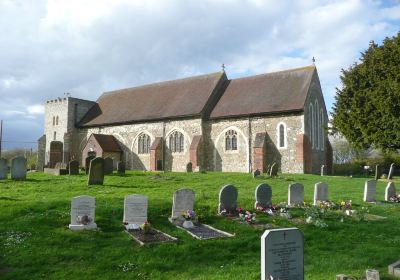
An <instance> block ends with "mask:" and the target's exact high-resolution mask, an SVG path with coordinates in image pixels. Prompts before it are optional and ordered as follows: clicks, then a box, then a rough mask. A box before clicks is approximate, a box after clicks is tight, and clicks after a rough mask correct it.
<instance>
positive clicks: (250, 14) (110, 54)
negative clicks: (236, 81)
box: [0, 0, 400, 139]
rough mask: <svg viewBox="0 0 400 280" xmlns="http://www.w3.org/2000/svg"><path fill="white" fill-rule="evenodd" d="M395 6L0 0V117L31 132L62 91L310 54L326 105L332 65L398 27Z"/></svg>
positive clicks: (263, 64) (294, 62)
mask: <svg viewBox="0 0 400 280" xmlns="http://www.w3.org/2000/svg"><path fill="white" fill-rule="evenodd" d="M399 9H400V4H399V3H398V2H390V3H388V2H380V1H372V0H367V1H361V0H326V1H318V0H309V1H272V0H269V1H263V0H248V1H242V0H220V1H214V0H204V1H194V0H188V1H179V0H171V1H161V0H160V1H155V0H137V1H130V0H113V1H111V0H109V1H108V0H88V1H78V0H71V1H61V0H48V1H45V0H38V1H11V0H9V1H8V0H0V33H1V34H2V36H0V61H1V62H2V63H1V64H0V118H3V119H5V120H7V122H8V123H9V124H15V125H10V129H15V131H17V125H28V126H30V127H34V128H35V129H34V130H30V131H31V132H30V133H31V134H24V135H25V136H24V137H27V138H29V139H37V138H38V137H39V136H40V135H41V134H42V131H43V106H41V104H44V102H45V101H46V100H48V99H54V98H56V97H59V96H63V93H64V92H70V93H71V94H72V96H74V97H78V98H83V99H90V100H96V99H97V98H98V97H99V96H100V95H101V93H102V92H104V91H108V90H114V89H119V88H124V87H131V86H135V85H140V84H145V83H151V82H156V81H161V80H167V79H175V78H180V77H185V76H190V75H197V74H201V73H207V72H214V71H219V70H220V67H221V64H222V63H225V65H226V70H227V74H228V76H229V77H238V76H243V75H252V74H258V73H265V72H268V71H276V70H280V69H285V68H293V67H299V66H304V65H309V64H311V59H312V57H315V58H316V60H317V61H316V65H317V67H318V72H319V75H320V79H321V84H322V87H323V91H324V94H325V98H326V102H327V105H328V107H329V108H330V107H331V105H332V103H333V96H334V94H335V87H337V86H340V80H339V75H340V69H341V68H347V67H348V66H349V65H351V64H352V63H353V62H354V61H357V59H358V58H359V54H360V52H361V51H363V50H364V49H366V48H367V47H368V43H369V41H370V40H375V41H377V42H380V41H382V40H383V39H384V38H385V37H386V36H393V35H395V34H396V32H398V31H399V26H400V24H399V20H400V19H399V14H400V13H399V12H398V11H399ZM21 15H23V16H21ZM12 112H14V113H12ZM16 112H22V114H18V113H16ZM22 120H23V122H22V123H21V122H20V121H22ZM18 131H19V132H18V133H20V132H21V131H20V130H18ZM16 133H17V132H16ZM18 133H17V134H18Z"/></svg>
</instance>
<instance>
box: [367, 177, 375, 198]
mask: <svg viewBox="0 0 400 280" xmlns="http://www.w3.org/2000/svg"><path fill="white" fill-rule="evenodd" d="M375 196H376V181H375V180H368V181H366V182H365V187H364V201H365V202H375Z"/></svg>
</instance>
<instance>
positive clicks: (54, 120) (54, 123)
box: [53, 116, 56, 125]
mask: <svg viewBox="0 0 400 280" xmlns="http://www.w3.org/2000/svg"><path fill="white" fill-rule="evenodd" d="M53 125H56V117H55V116H53Z"/></svg>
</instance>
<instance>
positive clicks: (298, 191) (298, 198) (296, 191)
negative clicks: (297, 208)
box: [288, 183, 304, 206]
mask: <svg viewBox="0 0 400 280" xmlns="http://www.w3.org/2000/svg"><path fill="white" fill-rule="evenodd" d="M303 203H304V186H303V185H302V184H299V183H294V184H290V185H289V194H288V205H289V206H293V205H300V204H301V205H302V204H303Z"/></svg>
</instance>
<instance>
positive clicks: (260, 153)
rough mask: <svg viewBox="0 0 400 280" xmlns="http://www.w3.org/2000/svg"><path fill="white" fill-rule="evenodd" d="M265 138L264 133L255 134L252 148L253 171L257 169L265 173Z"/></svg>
mask: <svg viewBox="0 0 400 280" xmlns="http://www.w3.org/2000/svg"><path fill="white" fill-rule="evenodd" d="M265 138H266V133H265V132H261V133H257V134H256V138H255V141H254V146H253V170H257V169H258V170H260V171H261V172H266V171H267V170H266V166H265V164H266V159H265V143H266V141H265Z"/></svg>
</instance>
